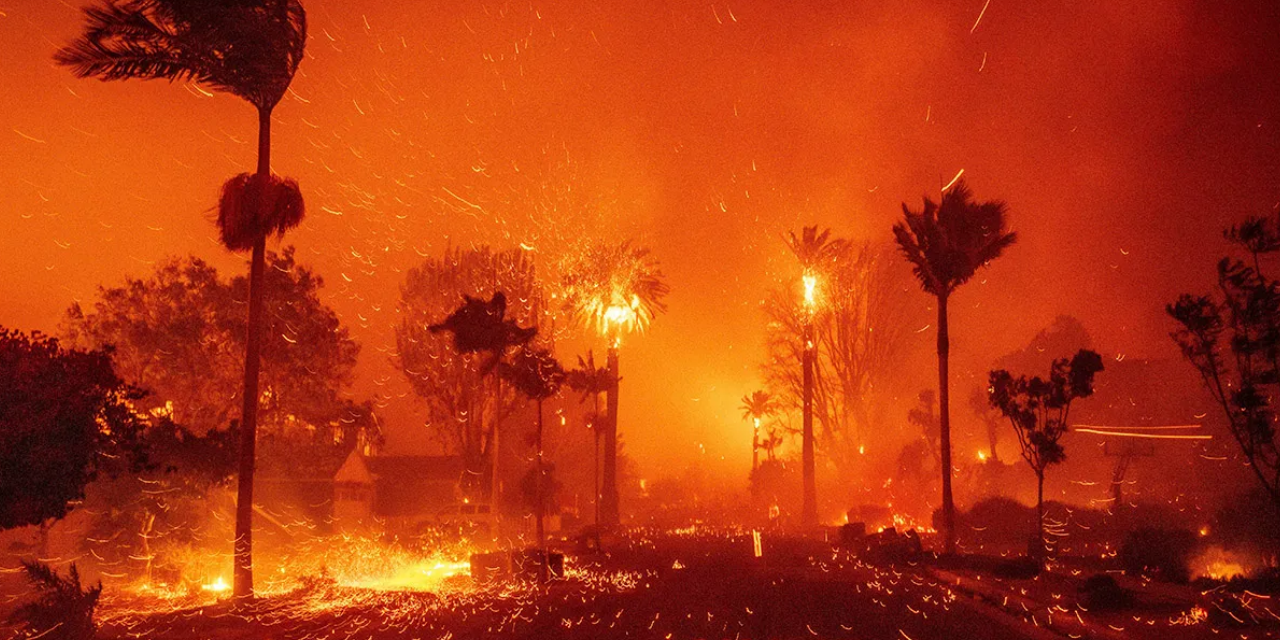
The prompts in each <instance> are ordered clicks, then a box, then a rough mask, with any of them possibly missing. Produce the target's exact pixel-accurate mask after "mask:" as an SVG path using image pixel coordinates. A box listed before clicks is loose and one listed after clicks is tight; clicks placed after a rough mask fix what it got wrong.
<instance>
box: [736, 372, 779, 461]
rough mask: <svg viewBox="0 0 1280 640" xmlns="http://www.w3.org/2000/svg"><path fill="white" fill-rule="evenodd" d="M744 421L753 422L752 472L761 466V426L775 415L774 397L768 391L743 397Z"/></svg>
mask: <svg viewBox="0 0 1280 640" xmlns="http://www.w3.org/2000/svg"><path fill="white" fill-rule="evenodd" d="M739 409H742V419H743V420H750V421H751V470H752V471H755V470H756V467H759V466H760V424H761V422H763V421H764V419H765V418H768V417H769V416H772V415H773V412H774V411H775V406H774V402H773V396H771V395H769V392H768V391H753V392H751V393H750V394H747V395H745V396H742V406H741V407H739Z"/></svg>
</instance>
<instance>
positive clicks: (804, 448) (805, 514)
mask: <svg viewBox="0 0 1280 640" xmlns="http://www.w3.org/2000/svg"><path fill="white" fill-rule="evenodd" d="M787 246H788V247H789V248H790V249H791V252H792V253H793V254H795V256H796V260H797V261H799V263H800V269H801V282H802V283H803V284H804V322H803V324H802V330H803V333H804V335H803V336H801V340H802V342H803V344H804V351H803V354H804V355H803V357H802V361H803V362H802V366H803V367H804V378H803V385H804V393H803V396H804V398H803V402H802V404H801V408H802V411H803V421H802V424H803V427H802V429H803V431H802V436H801V475H802V476H803V478H804V504H803V506H802V508H801V510H800V518H801V520H802V521H803V522H804V524H805V525H806V526H814V525H816V524H818V487H817V480H816V479H815V475H816V471H815V469H814V466H815V463H814V442H813V376H814V371H813V369H814V365H815V363H814V360H815V359H816V358H815V356H816V351H817V341H816V340H815V339H814V336H813V316H814V313H815V312H816V311H817V307H818V295H819V291H818V283H819V278H820V277H821V276H822V274H823V272H825V271H827V270H829V269H830V268H831V267H832V266H833V265H834V263H835V261H836V260H837V259H838V258H839V256H840V253H841V252H842V251H843V250H844V247H845V242H844V241H843V240H838V239H832V238H831V230H830V229H824V230H822V231H821V232H819V231H818V227H805V228H804V229H803V230H802V231H801V233H800V235H799V236H798V237H797V236H796V234H795V232H791V233H790V234H788V237H787Z"/></svg>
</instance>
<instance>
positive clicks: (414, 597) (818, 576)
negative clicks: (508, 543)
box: [0, 530, 1280, 640]
mask: <svg viewBox="0 0 1280 640" xmlns="http://www.w3.org/2000/svg"><path fill="white" fill-rule="evenodd" d="M608 548H609V550H610V552H609V553H607V554H593V553H583V554H578V555H574V554H570V561H569V565H570V568H569V571H568V575H567V577H566V578H564V579H562V580H556V581H554V582H552V583H551V584H550V585H548V586H547V587H544V588H538V587H536V586H533V585H530V584H528V583H515V582H513V583H506V584H495V585H489V586H482V587H477V586H475V585H473V584H472V583H471V580H470V578H467V577H464V576H456V577H454V578H450V579H448V580H447V581H445V582H443V583H442V584H441V585H440V588H439V589H436V590H435V591H433V592H424V591H386V590H373V589H358V588H351V587H342V586H339V585H337V584H335V583H333V582H332V581H325V580H318V579H317V580H308V581H304V582H305V583H306V586H304V587H302V588H298V589H295V590H292V591H290V592H288V593H283V594H276V595H271V596H267V597H262V598H260V599H259V600H258V601H257V603H256V604H255V605H253V606H251V607H241V608H233V607H231V606H230V605H229V604H228V603H227V602H225V601H223V602H217V601H216V600H214V599H213V598H212V597H210V598H207V599H206V602H204V603H203V604H199V605H195V606H193V603H191V602H187V603H178V602H174V601H164V600H159V599H155V600H148V599H146V597H145V596H141V595H138V594H137V593H135V592H129V591H127V590H123V589H120V590H115V592H114V593H113V592H112V590H111V589H109V590H108V592H107V595H106V596H105V598H104V601H103V603H102V606H101V607H100V608H99V611H98V614H99V615H98V620H99V623H100V626H101V629H100V634H99V637H100V638H108V639H121V640H123V639H126V638H127V639H134V638H154V639H173V640H178V639H181V640H187V639H193V638H200V639H206V638H207V639H211V640H212V639H238V638H244V639H264V640H267V639H270V640H276V639H279V640H283V639H307V640H330V639H351V640H356V639H360V640H364V639H368V640H380V639H384V638H386V639H392V638H397V639H398V638H405V639H409V638H422V639H428V638H430V639H435V638H448V639H457V638H485V639H486V640H488V639H495V640H496V639H499V638H530V639H532V638H538V639H543V638H591V639H597V638H598V639H607V638H663V639H666V638H671V639H677V638H679V639H728V638H734V639H759V640H765V639H770V640H772V639H784V638H786V639H789V638H857V639H886V640H889V639H893V640H904V639H905V640H926V639H968V638H973V639H991V640H1000V639H1004V638H1010V639H1013V638H1034V639H1036V640H1051V639H1054V638H1081V637H1091V638H1106V639H1108V640H1111V639H1116V640H1118V639H1119V638H1138V639H1146V638H1153V639H1157V640H1182V639H1183V638H1224V637H1230V638H1238V637H1246V638H1265V637H1276V635H1275V632H1276V630H1277V628H1278V627H1277V626H1276V625H1275V624H1266V625H1262V626H1256V625H1255V626H1251V627H1247V628H1246V627H1237V626H1235V625H1233V624H1231V622H1232V621H1231V619H1230V618H1228V617H1225V616H1222V615H1217V616H1214V615H1210V616H1208V618H1207V619H1204V620H1199V619H1196V620H1190V619H1189V616H1188V615H1187V614H1186V612H1187V611H1190V610H1192V607H1193V605H1195V603H1196V602H1198V601H1200V600H1202V599H1203V594H1199V595H1197V592H1195V591H1194V590H1192V589H1188V588H1179V589H1163V588H1160V589H1157V588H1156V585H1150V586H1149V587H1144V586H1142V584H1141V583H1139V582H1135V583H1134V586H1135V593H1138V592H1140V595H1141V597H1140V598H1138V599H1137V600H1135V602H1134V603H1133V605H1132V606H1131V607H1130V608H1127V609H1125V610H1123V611H1113V612H1104V611H1102V610H1098V609H1096V608H1094V609H1091V608H1089V607H1086V606H1084V605H1083V604H1082V602H1081V601H1079V600H1078V599H1077V598H1076V597H1075V594H1074V591H1075V587H1074V586H1073V584H1074V582H1078V581H1079V579H1078V578H1075V577H1072V576H1073V575H1074V574H1077V573H1080V572H1078V571H1059V572H1057V573H1055V572H1050V573H1047V574H1044V575H1042V576H1040V577H1039V578H1036V579H1032V580H1014V579H997V578H995V577H993V575H992V574H991V573H990V572H988V571H982V570H978V571H974V570H972V569H965V568H957V567H947V568H943V567H940V566H937V565H936V564H933V565H931V564H930V563H915V562H904V563H901V564H897V565H892V564H879V565H872V564H869V563H867V562H864V561H863V560H860V559H858V558H857V557H854V556H853V555H851V554H849V553H846V552H841V551H835V550H833V549H832V548H831V546H830V545H828V544H826V543H822V542H816V541H809V540H803V539H795V538H786V539H766V541H765V545H764V557H763V558H755V557H753V553H752V544H751V538H750V536H749V535H747V534H743V533H726V532H713V531H703V530H696V531H695V530H689V531H675V532H665V533H651V534H648V533H644V532H633V533H632V534H631V535H630V536H628V538H626V539H621V540H615V541H614V542H613V544H611V545H608ZM1073 581H1074V582H1073ZM1148 589H1150V590H1151V593H1147V590H1148ZM1166 592H1167V593H1166ZM1255 601H1256V602H1258V603H1261V604H1262V605H1263V606H1261V607H1259V608H1258V609H1259V610H1263V611H1266V612H1267V613H1266V615H1267V616H1270V617H1271V618H1275V619H1276V621H1277V622H1280V613H1276V612H1274V609H1275V607H1274V606H1273V605H1274V604H1275V603H1273V602H1272V601H1271V599H1270V598H1269V597H1268V596H1261V595H1259V596H1257V598H1256V599H1255ZM1215 618H1220V619H1223V620H1225V621H1226V624H1225V625H1224V624H1216V623H1214V622H1213V619H1215ZM3 635H4V634H3V633H0V636H3Z"/></svg>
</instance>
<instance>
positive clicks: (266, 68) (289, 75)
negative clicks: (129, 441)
mask: <svg viewBox="0 0 1280 640" xmlns="http://www.w3.org/2000/svg"><path fill="white" fill-rule="evenodd" d="M85 15H86V17H87V22H88V24H87V25H86V28H85V32H84V34H83V36H82V37H81V38H79V39H77V40H76V41H74V42H73V43H71V44H70V45H69V46H67V47H64V48H63V49H61V50H59V51H58V53H57V54H56V55H55V56H54V59H55V61H56V62H57V63H58V64H61V65H64V66H68V67H71V69H72V70H73V71H74V72H75V73H76V75H77V76H79V77H82V78H83V77H96V78H99V79H102V80H125V79H165V80H170V81H175V80H181V81H194V82H198V83H200V84H203V85H206V86H209V87H211V88H213V89H215V90H217V91H223V92H226V93H230V94H232V95H235V96H238V97H240V98H242V99H244V100H245V101H247V102H248V103H249V104H251V105H253V107H254V108H255V109H257V112H258V166H257V171H256V172H255V173H254V174H252V175H250V174H247V173H246V174H241V175H238V176H236V177H235V178H232V179H231V180H230V181H228V182H227V183H226V185H225V186H224V187H223V190H222V197H221V199H220V201H219V204H218V228H219V230H220V232H221V236H222V241H223V244H224V245H226V247H227V248H228V249H230V250H232V251H246V250H251V251H252V252H253V255H252V260H251V266H250V271H249V319H248V338H247V340H246V348H245V368H244V405H243V410H242V415H241V421H240V465H239V466H240V471H239V491H238V494H237V498H236V539H235V567H234V575H235V580H234V582H235V587H234V594H235V596H236V597H237V598H247V597H252V595H253V532H252V517H253V511H252V509H253V472H254V455H255V454H254V441H255V438H256V435H257V411H258V402H259V397H258V369H259V364H260V363H259V358H258V353H259V349H260V342H261V333H262V331H261V329H262V287H263V270H264V268H265V267H264V256H265V251H266V238H267V236H268V235H270V234H272V233H275V234H283V233H284V232H285V231H286V230H288V229H291V228H293V227H295V226H297V225H298V224H299V223H300V222H301V221H302V216H303V214H304V208H303V203H302V194H301V192H300V191H299V189H298V185H297V183H296V182H294V181H293V180H288V179H283V178H279V177H277V176H274V175H272V173H271V112H272V110H273V109H274V108H275V106H276V105H277V104H279V102H280V99H281V98H282V97H284V94H285V91H287V90H288V88H289V84H290V83H291V82H293V76H294V74H295V73H296V72H297V70H298V65H299V64H300V63H301V62H302V56H303V52H304V50H305V49H306V43H307V15H306V10H304V9H303V7H302V3H301V2H300V1H299V0H234V1H231V0H228V1H225V2H208V1H207V0H103V1H102V3H101V4H100V5H97V6H91V7H87V8H85Z"/></svg>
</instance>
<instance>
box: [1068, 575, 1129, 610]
mask: <svg viewBox="0 0 1280 640" xmlns="http://www.w3.org/2000/svg"><path fill="white" fill-rule="evenodd" d="M1080 602H1081V604H1083V605H1084V606H1085V608H1087V609H1089V610H1090V611H1116V610H1118V609H1127V608H1128V607H1130V606H1132V605H1133V594H1132V593H1129V591H1128V590H1127V589H1125V588H1123V587H1121V586H1120V584H1119V583H1117V582H1116V579H1115V578H1113V577H1111V576H1109V575H1107V574H1105V573H1098V574H1094V575H1092V576H1089V578H1088V579H1087V580H1085V581H1084V584H1082V585H1080Z"/></svg>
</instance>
